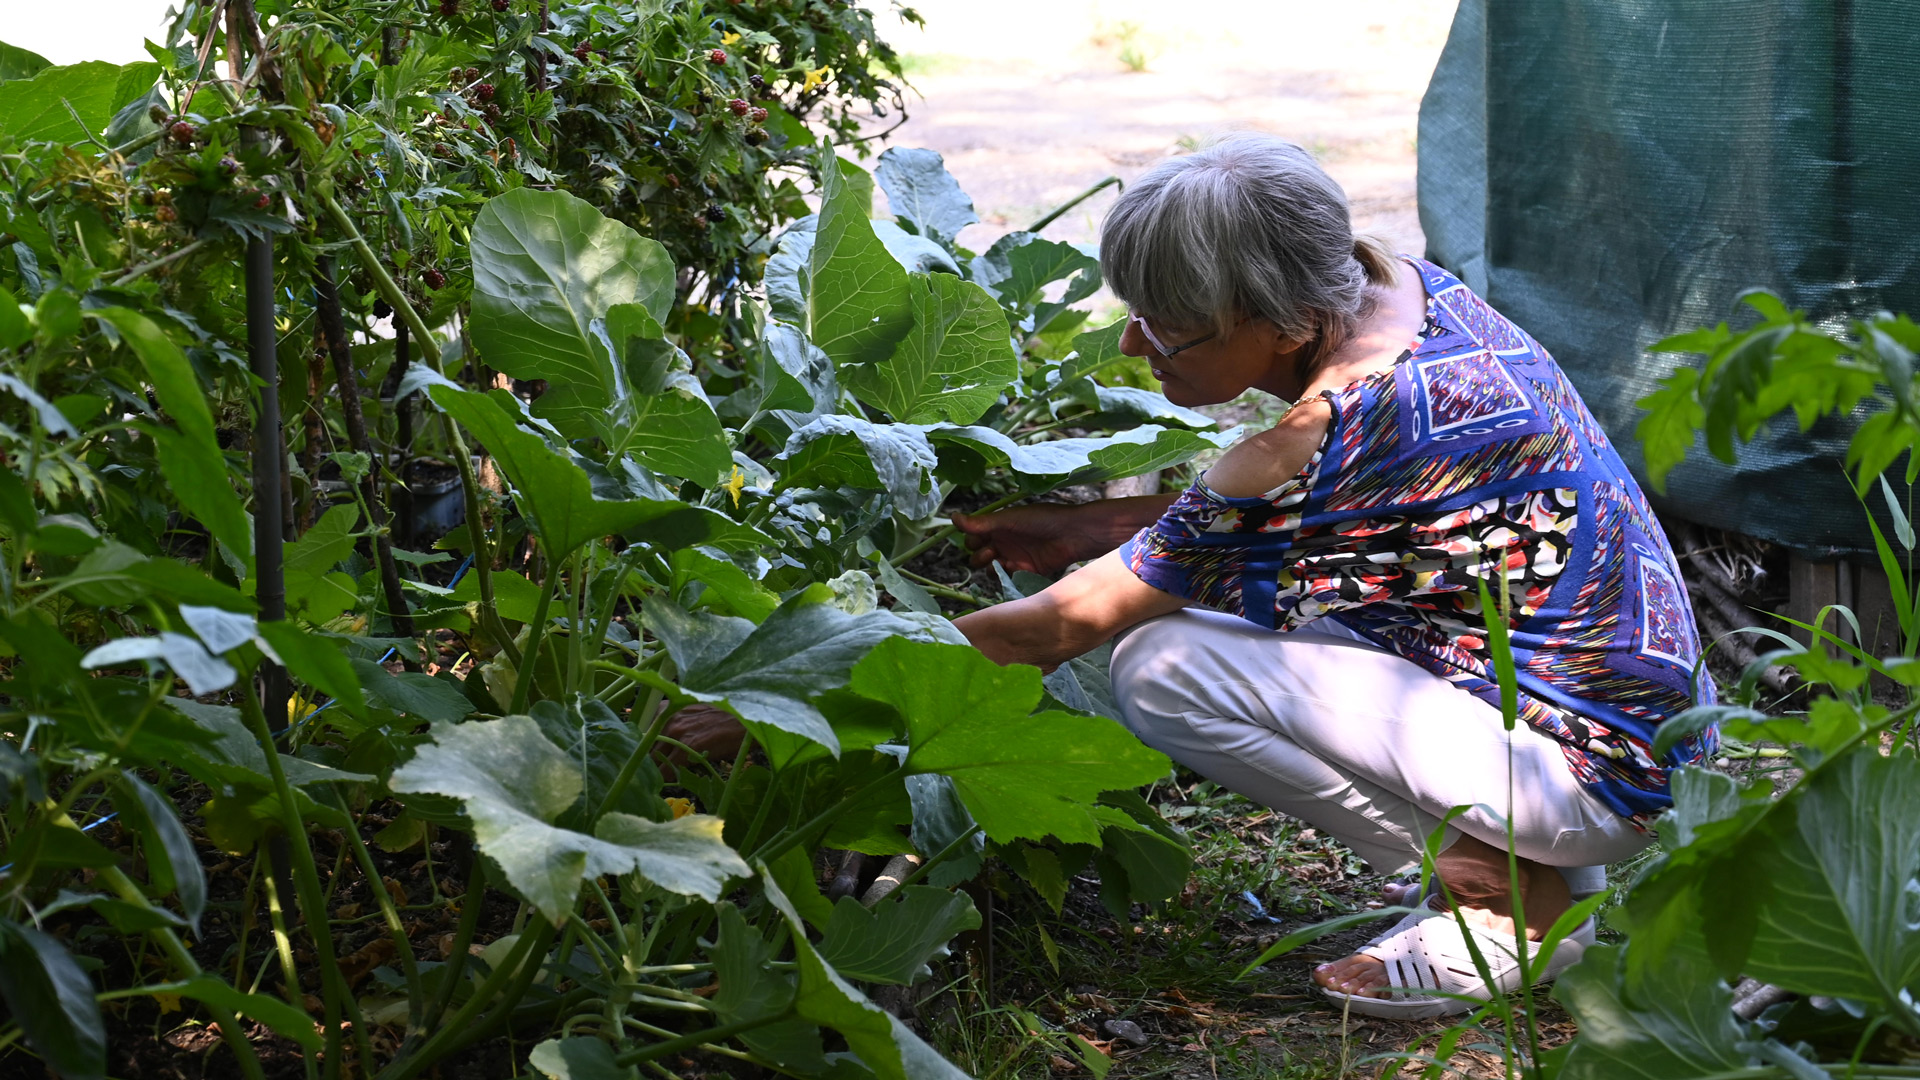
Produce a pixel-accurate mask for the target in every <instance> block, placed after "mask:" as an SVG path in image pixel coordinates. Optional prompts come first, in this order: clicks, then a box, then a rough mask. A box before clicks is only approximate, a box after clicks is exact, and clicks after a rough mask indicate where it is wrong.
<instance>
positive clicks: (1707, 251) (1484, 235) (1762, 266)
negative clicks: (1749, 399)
mask: <svg viewBox="0 0 1920 1080" xmlns="http://www.w3.org/2000/svg"><path fill="white" fill-rule="evenodd" d="M1916 91H1920V9H1917V8H1916V5H1915V4H1914V2H1913V0H1809V2H1786V0H1665V2H1653V0H1462V2H1461V4H1460V7H1459V11H1458V14H1457V16H1456V17H1455V20H1454V24H1453V31H1452V35H1451V37H1450V38H1449V39H1448V41H1447V45H1446V48H1445V50H1444V51H1443V52H1442V54H1441V57H1440V63H1439V66H1438V68H1437V69H1436V70H1435V71H1434V75H1433V82H1432V84H1431V85H1430V86H1429V87H1428V90H1427V95H1426V98H1425V100H1424V101H1423V102H1422V104H1421V108H1420V143H1419V147H1420V223H1421V226H1422V227H1423V228H1424V229H1425V230H1426V234H1427V250H1428V254H1429V257H1431V258H1433V259H1434V261H1436V262H1438V263H1440V264H1442V265H1444V266H1446V267H1447V268H1448V269H1451V270H1453V271H1454V272H1455V273H1457V274H1459V275H1460V276H1461V278H1462V279H1464V280H1465V281H1466V282H1467V283H1468V284H1469V285H1470V286H1472V287H1473V288H1474V289H1475V290H1476V291H1478V292H1479V293H1480V294H1481V295H1483V296H1485V297H1486V298H1487V300H1488V301H1490V302H1491V303H1492V304H1493V305H1494V306H1495V307H1497V308H1499V309H1500V310H1501V311H1503V312H1505V313H1506V314H1507V315H1508V316H1509V317H1511V318H1512V319H1513V320H1514V321H1516V322H1518V323H1519V324H1520V325H1521V326H1523V327H1525V328H1526V329H1527V330H1528V331H1529V332H1531V333H1532V334H1533V335H1534V337H1536V338H1538V339H1539V340H1540V342H1541V343H1542V344H1544V345H1546V346H1547V348H1548V349H1550V350H1551V351H1552V352H1553V354H1554V356H1555V357H1556V358H1557V359H1558V360H1559V361H1560V363H1561V365H1562V366H1563V367H1565V369H1566V370H1567V373H1568V374H1569V375H1570V376H1571V377H1572V379H1573V381H1574V383H1575V384H1576V385H1578V386H1579V388H1580V391H1581V393H1582V394H1583V395H1584V396H1585V397H1586V400H1587V403H1588V404H1589V405H1590V406H1591V407H1592V408H1593V411H1594V412H1595V414H1597V415H1598V416H1599V418H1600V420H1601V422H1602V423H1603V424H1605V426H1606V428H1607V430H1608V431H1609V432H1610V433H1611V434H1612V436H1613V439H1614V442H1615V444H1616V445H1617V446H1618V447H1619V449H1620V451H1621V453H1622V454H1623V455H1625V456H1626V458H1627V460H1628V461H1629V462H1630V463H1634V464H1635V465H1636V466H1637V465H1638V462H1639V460H1640V454H1639V445H1638V442H1637V441H1636V440H1635V439H1634V437H1633V429H1634V425H1635V424H1636V423H1637V422H1638V420H1639V417H1640V411H1639V409H1638V408H1637V407H1636V406H1635V405H1634V402H1635V400H1636V399H1638V398H1640V397H1641V396H1643V395H1645V394H1646V393H1647V392H1648V391H1649V390H1650V389H1651V388H1652V387H1653V385H1654V383H1655V381H1656V380H1658V379H1659V378H1660V377H1661V376H1663V375H1665V374H1666V373H1667V371H1669V370H1671V368H1672V367H1673V366H1674V365H1675V364H1676V363H1677V362H1678V360H1677V358H1674V357H1654V356H1651V355H1649V354H1648V353H1647V351H1646V347H1647V346H1648V345H1649V344H1651V343H1653V342H1655V341H1658V340H1659V339H1660V338H1662V337H1665V336H1667V335H1669V334H1672V333H1676V332H1679V331H1682V330H1688V329H1692V328H1694V327H1698V326H1703V325H1711V324H1713V323H1716V322H1719V321H1721V320H1723V319H1728V318H1730V317H1734V318H1735V321H1736V325H1737V323H1738V320H1737V317H1736V316H1735V311H1734V303H1735V299H1736V298H1737V297H1738V296H1739V294H1740V293H1741V292H1742V291H1744V290H1746V289H1749V288H1755V287H1759V288H1766V289H1770V290H1772V291H1774V292H1776V293H1779V294H1780V295H1782V296H1784V297H1785V298H1786V299H1787V301H1788V303H1790V304H1791V305H1793V306H1795V307H1799V308H1803V309H1805V310H1807V311H1808V312H1810V313H1811V314H1812V316H1813V317H1814V318H1815V319H1835V320H1836V325H1838V320H1844V318H1845V317H1846V316H1848V315H1850V314H1866V313H1870V312H1873V311H1878V310H1883V309H1884V310H1892V311H1906V312H1911V313H1920V119H1916V105H1915V97H1916ZM1849 430H1850V429H1849V427H1848V426H1847V425H1846V424H1843V423H1841V422H1840V421H1837V420H1836V421H1829V422H1823V423H1822V424H1821V425H1820V426H1817V427H1816V428H1815V429H1814V431H1813V433H1812V435H1811V437H1807V436H1802V435H1800V434H1799V433H1798V429H1797V427H1796V425H1795V424H1794V423H1793V422H1792V421H1791V419H1790V418H1783V419H1782V421H1781V423H1780V424H1779V425H1778V427H1777V428H1776V429H1775V430H1773V431H1770V432H1767V433H1765V434H1763V437H1762V438H1761V439H1759V440H1757V441H1756V442H1755V443H1754V444H1753V445H1751V446H1747V447H1744V448H1742V450H1741V453H1740V464H1739V466H1738V467H1737V468H1728V467H1727V466H1724V465H1722V464H1720V463H1719V462H1718V461H1715V460H1713V459H1712V458H1710V457H1709V456H1708V455H1707V453H1706V451H1705V450H1704V448H1699V447H1697V448H1696V449H1695V451H1694V452H1693V453H1692V454H1690V455H1689V457H1688V459H1687V463H1686V464H1685V465H1683V466H1682V467H1681V468H1680V469H1678V470H1676V471H1675V472H1674V474H1673V475H1672V477H1671V478H1670V479H1669V483H1668V491H1667V495H1666V497H1665V498H1664V499H1656V502H1657V503H1658V504H1659V505H1660V508H1661V510H1662V511H1663V512H1668V513H1674V514H1677V515H1679V516H1680V517H1683V518H1686V519H1689V520H1692V521H1695V522H1698V523H1701V524H1705V525H1713V526H1718V527H1721V528H1726V529H1733V530H1737V531H1739V532H1743V533H1748V534H1750V535H1754V536H1758V537H1762V538H1764V539H1768V540H1773V541H1775V542H1778V543H1783V544H1787V545H1790V546H1792V547H1795V548H1798V549H1800V550H1802V551H1804V552H1806V553H1808V554H1812V555H1815V556H1819V555H1831V554H1836V553H1839V552H1842V551H1858V550H1866V549H1870V548H1871V545H1872V539H1871V536H1870V534H1868V532H1867V529H1866V524H1865V518H1864V516H1863V512H1862V510H1861V509H1860V505H1859V503H1858V502H1857V501H1856V500H1855V499H1854V497H1853V495H1852V493H1851V488H1850V487H1849V485H1848V484H1847V483H1846V481H1845V479H1844V477H1843V475H1842V472H1841V467H1840V464H1839V462H1840V459H1841V457H1842V456H1843V455H1844V453H1845V447H1846V436H1847V432H1848V431H1849Z"/></svg>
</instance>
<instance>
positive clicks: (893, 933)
mask: <svg viewBox="0 0 1920 1080" xmlns="http://www.w3.org/2000/svg"><path fill="white" fill-rule="evenodd" d="M979 928H980V913H979V912H978V911H976V910H974V906H973V901H972V900H971V899H969V898H968V897H967V894H966V893H962V892H948V891H947V890H945V889H935V888H931V887H929V886H925V885H909V886H907V887H906V888H904V889H900V890H898V891H897V892H896V893H895V894H894V895H892V896H889V897H887V898H886V899H884V900H882V901H880V903H878V904H876V905H874V907H873V908H872V909H871V910H869V909H868V908H867V907H866V906H864V905H862V904H861V903H860V901H859V900H857V899H855V898H854V897H851V896H843V897H841V898H840V900H839V902H838V903H836V904H834V906H833V917H832V918H831V919H830V920H828V922H827V928H826V932H825V933H824V934H823V935H822V936H821V938H820V956H821V958H822V959H824V960H826V962H827V963H829V964H831V965H833V969H834V970H835V971H837V972H839V973H840V974H842V975H844V976H846V977H847V978H849V979H859V980H861V981H862V982H871V983H889V984H892V985H894V986H907V985H909V984H912V983H915V982H918V981H920V980H921V979H923V978H925V977H927V976H929V975H931V974H932V973H933V969H932V968H930V967H929V966H927V962H928V961H929V960H932V959H933V958H934V957H936V956H946V955H947V954H948V951H949V950H948V948H947V943H948V942H950V941H952V940H953V936H954V935H955V934H958V933H960V932H961V931H962V930H977V929H979Z"/></svg>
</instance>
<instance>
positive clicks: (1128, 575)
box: [953, 553, 1186, 669]
mask: <svg viewBox="0 0 1920 1080" xmlns="http://www.w3.org/2000/svg"><path fill="white" fill-rule="evenodd" d="M1185 604H1186V602H1185V601H1184V600H1181V599H1180V598H1179V597H1176V596H1172V595H1169V594H1167V593H1164V592H1161V591H1160V590H1159V589H1156V588H1154V587H1152V586H1151V585H1148V584H1146V583H1145V582H1143V581H1141V580H1140V579H1139V578H1138V577H1136V576H1135V575H1134V573H1133V571H1132V570H1129V569H1128V568H1127V565H1126V563H1124V562H1122V561H1121V559H1120V556H1119V555H1118V554H1112V553H1109V554H1108V555H1106V556H1104V557H1102V558H1100V559H1097V560H1095V561H1093V562H1091V563H1088V564H1087V565H1086V566H1084V567H1081V568H1080V569H1078V570H1075V571H1074V572H1073V573H1071V574H1068V575H1067V576H1066V577H1064V578H1061V579H1060V580H1059V581H1057V582H1055V583H1054V584H1053V585H1052V586H1051V587H1050V588H1048V589H1046V590H1045V591H1044V592H1038V593H1035V594H1034V595H1032V596H1029V597H1026V598H1024V599H1020V600H1014V601H1010V602H1008V603H1005V604H995V605H994V606H992V607H990V608H984V609H982V610H980V611H976V612H973V613H972V614H970V615H963V616H961V617H960V618H958V619H955V620H954V621H953V625H954V627H955V628H956V629H958V630H959V631H960V632H961V633H963V634H965V635H966V636H967V640H968V641H971V642H972V643H973V644H974V647H975V648H977V649H979V650H980V651H981V652H983V653H985V654H986V655H987V656H988V658H990V659H992V660H994V661H995V662H997V663H1001V664H1032V665H1034V666H1035V667H1040V668H1049V669H1050V668H1053V667H1056V666H1058V665H1060V664H1063V663H1065V662H1067V661H1068V660H1071V659H1073V658H1074V657H1076V656H1079V655H1080V654H1081V653H1084V652H1086V651H1088V650H1089V649H1092V648H1094V647H1095V646H1097V645H1099V644H1100V643H1101V642H1103V641H1106V640H1107V639H1108V638H1110V637H1112V636H1113V635H1115V634H1117V633H1119V632H1120V631H1122V630H1125V629H1126V628H1127V627H1129V626H1132V625H1134V624H1135V623H1138V622H1142V621H1144V620H1146V619H1151V618H1153V617H1154V616H1156V615H1165V614H1167V613H1168V612H1170V611H1177V610H1179V609H1180V608H1181V607H1184V606H1185Z"/></svg>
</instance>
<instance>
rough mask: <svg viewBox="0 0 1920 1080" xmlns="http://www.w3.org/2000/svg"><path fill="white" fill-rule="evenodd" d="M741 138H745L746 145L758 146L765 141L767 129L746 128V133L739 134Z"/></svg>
mask: <svg viewBox="0 0 1920 1080" xmlns="http://www.w3.org/2000/svg"><path fill="white" fill-rule="evenodd" d="M741 138H743V139H745V140H747V145H748V146H759V145H760V144H761V143H763V142H766V141H767V129H766V128H748V129H747V133H746V134H745V135H743V136H741Z"/></svg>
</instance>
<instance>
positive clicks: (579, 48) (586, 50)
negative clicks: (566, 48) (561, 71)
mask: <svg viewBox="0 0 1920 1080" xmlns="http://www.w3.org/2000/svg"><path fill="white" fill-rule="evenodd" d="M591 55H593V44H592V43H591V42H587V41H582V42H580V43H579V44H577V45H575V46H574V47H573V58H574V59H575V60H585V59H586V58H587V57H589V56H591Z"/></svg>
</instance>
